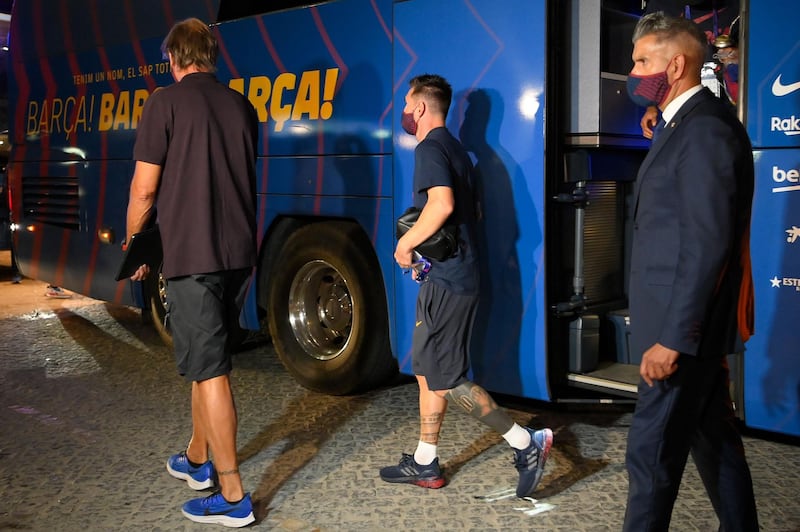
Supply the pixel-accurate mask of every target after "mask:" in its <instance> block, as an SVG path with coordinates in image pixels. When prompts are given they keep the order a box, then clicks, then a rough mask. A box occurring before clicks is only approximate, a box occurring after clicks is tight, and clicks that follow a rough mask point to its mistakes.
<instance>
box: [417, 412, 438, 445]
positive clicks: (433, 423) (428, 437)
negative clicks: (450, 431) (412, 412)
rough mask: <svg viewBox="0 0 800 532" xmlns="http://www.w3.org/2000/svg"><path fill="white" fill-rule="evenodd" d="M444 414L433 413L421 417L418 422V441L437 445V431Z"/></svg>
mask: <svg viewBox="0 0 800 532" xmlns="http://www.w3.org/2000/svg"><path fill="white" fill-rule="evenodd" d="M443 417H444V413H442V412H434V413H433V414H430V415H427V416H421V417H420V420H419V428H420V430H419V439H420V440H421V441H424V442H425V443H430V444H432V445H437V444H438V443H439V429H440V428H441V426H442V418H443Z"/></svg>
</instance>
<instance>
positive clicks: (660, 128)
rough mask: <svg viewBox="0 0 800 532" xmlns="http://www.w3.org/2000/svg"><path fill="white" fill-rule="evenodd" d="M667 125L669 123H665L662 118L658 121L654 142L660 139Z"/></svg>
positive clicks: (654, 132)
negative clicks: (659, 136)
mask: <svg viewBox="0 0 800 532" xmlns="http://www.w3.org/2000/svg"><path fill="white" fill-rule="evenodd" d="M666 125H667V123H666V122H664V119H663V118H661V119H660V120H659V121H658V124H656V127H654V128H653V142H655V141H656V138H657V137H658V135H659V134H661V132H662V131H663V130H664V126H666Z"/></svg>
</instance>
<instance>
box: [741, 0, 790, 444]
mask: <svg viewBox="0 0 800 532" xmlns="http://www.w3.org/2000/svg"><path fill="white" fill-rule="evenodd" d="M798 24H800V13H799V12H798V11H797V10H790V11H786V10H785V3H783V2H779V1H777V0H772V1H768V0H760V1H759V2H750V18H749V27H750V35H749V39H748V46H749V53H748V57H747V59H748V61H747V66H748V84H747V91H748V92H747V121H746V123H747V130H748V133H749V135H750V138H751V139H752V141H753V146H754V150H755V151H754V157H755V168H756V190H755V198H754V202H753V222H752V228H751V234H752V235H753V238H752V239H751V252H752V259H753V281H754V283H755V299H756V323H755V335H754V336H753V337H752V338H751V339H750V341H748V343H747V350H746V352H745V354H744V367H745V375H744V382H745V386H744V415H745V423H746V424H747V425H748V426H750V427H753V428H759V429H765V430H769V431H773V432H780V433H783V434H791V435H795V436H800V363H799V362H798V361H799V360H800V359H798V347H797V346H798V345H800V328H798V327H797V325H796V323H797V316H798V315H800V229H798V226H800V219H798V215H797V213H798V212H800V42H798V40H797V27H798Z"/></svg>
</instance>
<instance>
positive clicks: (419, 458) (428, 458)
mask: <svg viewBox="0 0 800 532" xmlns="http://www.w3.org/2000/svg"><path fill="white" fill-rule="evenodd" d="M436 449H437V446H436V445H433V444H432V443H426V442H424V441H420V442H419V443H417V450H416V451H414V461H415V462H416V463H418V464H419V465H428V464H430V463H431V462H433V461H434V460H435V459H436Z"/></svg>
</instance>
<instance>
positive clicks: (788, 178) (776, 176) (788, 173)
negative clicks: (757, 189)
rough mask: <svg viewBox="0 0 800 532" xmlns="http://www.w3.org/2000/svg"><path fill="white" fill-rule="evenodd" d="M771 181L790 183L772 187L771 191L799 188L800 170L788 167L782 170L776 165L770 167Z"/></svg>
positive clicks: (787, 190)
mask: <svg viewBox="0 0 800 532" xmlns="http://www.w3.org/2000/svg"><path fill="white" fill-rule="evenodd" d="M772 182H773V183H792V184H786V185H782V186H775V187H772V192H791V191H792V190H800V170H798V169H796V168H790V169H789V170H784V169H782V168H778V167H777V166H773V167H772Z"/></svg>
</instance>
